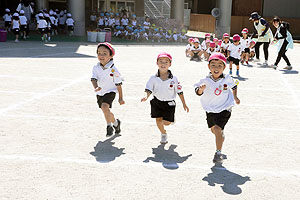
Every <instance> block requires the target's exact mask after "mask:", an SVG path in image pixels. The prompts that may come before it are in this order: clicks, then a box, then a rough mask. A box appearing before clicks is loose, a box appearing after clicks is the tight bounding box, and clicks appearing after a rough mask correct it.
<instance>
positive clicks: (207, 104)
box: [194, 53, 240, 163]
mask: <svg viewBox="0 0 300 200" xmlns="http://www.w3.org/2000/svg"><path fill="white" fill-rule="evenodd" d="M225 68H226V58H225V56H224V55H223V54H221V53H214V54H212V55H211V56H210V57H209V60H208V69H209V71H210V74H209V75H208V76H207V77H206V78H204V79H201V80H200V81H199V82H198V83H196V84H195V85H194V87H195V92H196V94H197V95H199V96H201V99H200V101H201V104H202V107H203V109H204V110H205V112H206V117H207V118H206V120H207V124H208V128H210V129H211V132H212V133H213V134H214V135H215V137H216V153H215V155H214V158H213V162H214V163H221V162H222V160H223V155H222V153H221V151H222V147H223V142H224V139H225V135H224V128H225V125H226V124H227V122H228V120H229V118H230V116H231V111H232V107H233V106H234V102H236V104H240V100H239V98H238V97H237V84H236V83H235V82H234V81H233V79H232V77H231V76H230V75H224V74H223V72H224V69H225Z"/></svg>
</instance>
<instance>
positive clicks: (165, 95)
mask: <svg viewBox="0 0 300 200" xmlns="http://www.w3.org/2000/svg"><path fill="white" fill-rule="evenodd" d="M171 64H172V56H171V55H170V54H168V53H165V52H164V53H160V54H158V56H157V65H158V72H157V73H156V75H153V76H151V77H150V79H149V81H148V82H147V84H146V89H145V92H146V96H145V97H144V98H142V99H141V101H142V102H144V101H146V100H147V99H148V98H149V96H150V95H151V94H152V95H153V99H152V100H151V101H150V104H151V117H152V118H156V125H157V127H158V129H159V130H160V132H161V141H160V143H161V144H166V143H168V139H167V132H166V130H165V126H168V125H170V124H171V123H172V122H174V121H175V120H174V114H175V107H176V103H175V99H176V94H178V95H179V97H180V100H181V102H182V105H183V109H184V110H185V111H187V112H189V108H188V107H187V105H186V103H185V100H184V96H183V91H182V86H181V85H180V84H179V82H178V80H177V78H176V77H175V76H173V74H172V73H171V71H170V70H169V68H170V67H171Z"/></svg>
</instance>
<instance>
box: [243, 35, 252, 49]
mask: <svg viewBox="0 0 300 200" xmlns="http://www.w3.org/2000/svg"><path fill="white" fill-rule="evenodd" d="M251 42H252V39H251V38H246V39H244V38H241V45H242V47H243V48H244V49H246V48H249V47H250V44H251Z"/></svg>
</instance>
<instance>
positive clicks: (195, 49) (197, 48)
mask: <svg viewBox="0 0 300 200" xmlns="http://www.w3.org/2000/svg"><path fill="white" fill-rule="evenodd" d="M201 49H202V48H201V46H200V45H199V46H198V47H195V46H192V47H191V49H190V50H191V51H192V52H198V53H199V52H200V51H201Z"/></svg>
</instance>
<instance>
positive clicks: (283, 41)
mask: <svg viewBox="0 0 300 200" xmlns="http://www.w3.org/2000/svg"><path fill="white" fill-rule="evenodd" d="M272 22H273V26H274V27H275V28H277V31H276V33H275V36H274V40H275V41H276V42H277V45H278V56H277V59H276V62H275V64H274V65H273V66H272V67H273V68H274V69H277V67H278V63H279V62H280V60H281V58H283V59H284V60H285V62H286V64H287V66H286V67H285V68H284V69H287V70H291V69H292V66H291V63H290V61H289V59H288V57H287V56H286V52H287V50H288V49H289V48H291V49H292V48H293V46H294V44H293V38H292V34H291V33H290V32H289V28H290V26H289V23H287V22H283V21H281V20H280V19H279V17H274V19H273V20H272Z"/></svg>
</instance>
